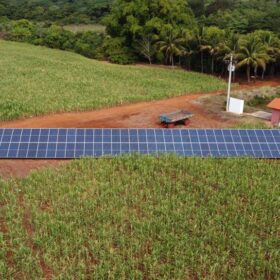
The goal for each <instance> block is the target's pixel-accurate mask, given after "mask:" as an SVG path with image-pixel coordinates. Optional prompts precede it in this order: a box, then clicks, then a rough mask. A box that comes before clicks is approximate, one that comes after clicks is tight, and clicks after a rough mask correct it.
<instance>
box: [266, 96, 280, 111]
mask: <svg viewBox="0 0 280 280" xmlns="http://www.w3.org/2000/svg"><path fill="white" fill-rule="evenodd" d="M267 107H268V108H271V109H276V110H280V98H275V99H274V100H272V101H271V102H270V103H269V104H268V105H267Z"/></svg>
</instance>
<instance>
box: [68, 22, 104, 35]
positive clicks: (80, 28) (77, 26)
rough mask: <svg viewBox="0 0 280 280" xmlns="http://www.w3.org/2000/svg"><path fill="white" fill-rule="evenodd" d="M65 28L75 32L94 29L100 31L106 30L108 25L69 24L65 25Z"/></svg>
mask: <svg viewBox="0 0 280 280" xmlns="http://www.w3.org/2000/svg"><path fill="white" fill-rule="evenodd" d="M63 28H64V29H65V30H68V31H71V32H74V33H77V32H86V31H94V32H98V33H105V32H106V27H105V26H104V25H101V24H69V25H65V26H63Z"/></svg>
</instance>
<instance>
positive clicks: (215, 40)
mask: <svg viewBox="0 0 280 280" xmlns="http://www.w3.org/2000/svg"><path fill="white" fill-rule="evenodd" d="M203 41H204V42H202V44H201V45H200V50H201V51H202V52H205V51H206V52H208V53H209V55H210V57H211V73H212V74H214V70H215V57H216V56H217V55H218V54H219V53H220V51H221V50H220V44H221V43H222V42H223V41H224V31H223V30H221V29H219V28H218V27H215V26H210V27H208V28H206V29H205V38H204V40H203Z"/></svg>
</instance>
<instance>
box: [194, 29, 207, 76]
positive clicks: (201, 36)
mask: <svg viewBox="0 0 280 280" xmlns="http://www.w3.org/2000/svg"><path fill="white" fill-rule="evenodd" d="M195 39H196V43H197V45H198V49H199V51H200V63H201V72H202V73H203V72H204V63H203V59H204V58H203V49H202V46H203V44H204V42H205V28H204V26H200V27H199V28H198V30H196V34H195Z"/></svg>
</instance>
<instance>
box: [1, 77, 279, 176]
mask: <svg viewBox="0 0 280 280" xmlns="http://www.w3.org/2000/svg"><path fill="white" fill-rule="evenodd" d="M278 85H280V80H279V79H274V80H270V81H258V82H256V83H254V84H249V85H247V84H244V85H241V86H239V87H237V88H236V90H239V89H246V88H253V87H262V86H278ZM217 94H225V91H218V92H212V93H208V94H202V93H201V94H199V93H198V94H193V95H186V96H180V97H174V98H170V99H165V100H160V101H152V102H141V103H137V104H131V105H124V106H118V107H114V108H108V109H101V110H94V111H90V112H75V113H62V114H52V115H47V116H42V117H36V118H28V119H22V120H15V121H10V122H1V123H0V127H2V128H4V127H6V128H8V127H12V128H39V127H40V128H50V127H51V128H57V127H59V128H70V127H75V128H81V127H82V128H144V127H147V128H157V127H161V125H160V122H159V115H161V114H164V113H169V112H172V111H175V110H178V109H184V110H187V111H191V112H192V113H194V115H195V116H194V117H193V119H192V122H191V125H190V127H195V128H206V127H207V128H221V127H229V126H230V125H233V124H234V122H235V121H236V120H231V119H221V118H219V117H217V115H216V114H215V115H214V114H209V112H208V110H207V108H205V107H203V106H202V105H201V104H198V103H195V102H194V101H195V100H196V99H198V98H200V97H201V96H210V95H217ZM63 162H67V161H58V160H0V175H2V176H5V177H7V176H9V175H13V176H19V177H23V176H26V175H27V174H29V172H30V171H31V170H33V169H38V168H41V167H43V166H48V165H54V166H57V165H59V164H60V163H63Z"/></svg>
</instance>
